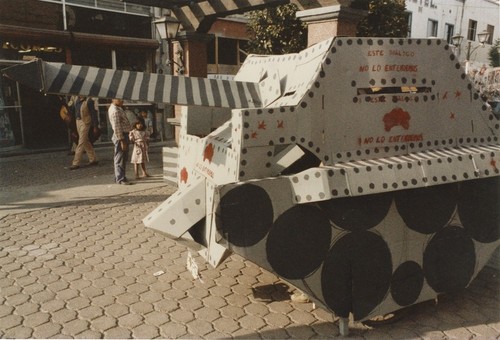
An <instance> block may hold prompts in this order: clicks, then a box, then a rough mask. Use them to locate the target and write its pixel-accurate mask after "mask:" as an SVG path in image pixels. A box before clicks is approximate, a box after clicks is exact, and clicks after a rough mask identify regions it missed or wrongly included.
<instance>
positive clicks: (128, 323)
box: [118, 314, 144, 329]
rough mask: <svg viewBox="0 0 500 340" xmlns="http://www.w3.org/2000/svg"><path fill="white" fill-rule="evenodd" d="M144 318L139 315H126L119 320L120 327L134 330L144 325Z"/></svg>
mask: <svg viewBox="0 0 500 340" xmlns="http://www.w3.org/2000/svg"><path fill="white" fill-rule="evenodd" d="M143 321H144V320H143V317H142V316H140V315H137V314H126V315H123V316H121V317H119V318H118V325H119V326H121V327H125V328H129V329H132V328H134V327H137V326H139V325H140V324H142V323H143Z"/></svg>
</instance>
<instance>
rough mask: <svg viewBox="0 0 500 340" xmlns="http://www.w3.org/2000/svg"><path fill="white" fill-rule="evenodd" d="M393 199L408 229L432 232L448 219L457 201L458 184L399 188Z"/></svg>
mask: <svg viewBox="0 0 500 340" xmlns="http://www.w3.org/2000/svg"><path fill="white" fill-rule="evenodd" d="M395 200H396V208H397V209H398V212H399V215H401V218H402V219H403V221H404V222H405V223H406V225H407V226H408V227H409V228H410V229H412V230H414V231H416V232H419V233H422V234H432V233H435V232H437V231H438V230H440V229H441V228H443V227H444V226H446V224H447V223H448V222H449V221H450V219H451V217H452V215H453V212H454V211H455V207H456V205H457V201H458V185H457V184H456V183H451V184H445V185H435V186H429V187H425V188H417V189H409V190H401V191H398V192H396V195H395Z"/></svg>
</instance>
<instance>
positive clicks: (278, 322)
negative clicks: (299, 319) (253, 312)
mask: <svg viewBox="0 0 500 340" xmlns="http://www.w3.org/2000/svg"><path fill="white" fill-rule="evenodd" d="M264 320H265V321H266V323H267V324H268V325H270V326H275V327H282V328H283V327H286V326H287V325H289V324H290V318H288V316H286V315H284V314H281V313H269V314H267V315H266V316H264Z"/></svg>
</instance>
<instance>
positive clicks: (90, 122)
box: [69, 96, 99, 170]
mask: <svg viewBox="0 0 500 340" xmlns="http://www.w3.org/2000/svg"><path fill="white" fill-rule="evenodd" d="M73 105H74V107H75V119H76V130H77V131H78V145H77V146H76V150H75V157H74V158H73V163H72V165H71V166H70V167H69V169H70V170H76V169H79V168H80V162H81V160H82V156H83V152H84V151H85V152H86V153H87V157H88V158H89V163H88V165H97V164H98V163H99V162H98V161H97V156H96V154H95V150H94V147H93V146H92V143H90V140H89V131H90V129H91V127H93V128H94V129H98V126H99V121H98V118H97V111H96V109H95V106H94V101H93V100H92V99H91V98H85V97H83V96H79V97H78V98H77V99H76V100H75V102H74V104H73Z"/></svg>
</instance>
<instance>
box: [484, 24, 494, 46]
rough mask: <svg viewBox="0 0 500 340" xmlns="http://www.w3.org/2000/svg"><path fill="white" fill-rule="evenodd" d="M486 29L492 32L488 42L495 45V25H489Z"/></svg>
mask: <svg viewBox="0 0 500 340" xmlns="http://www.w3.org/2000/svg"><path fill="white" fill-rule="evenodd" d="M486 31H487V32H488V33H489V34H490V36H489V37H488V40H486V43H487V44H489V45H493V33H495V26H493V25H487V26H486Z"/></svg>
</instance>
